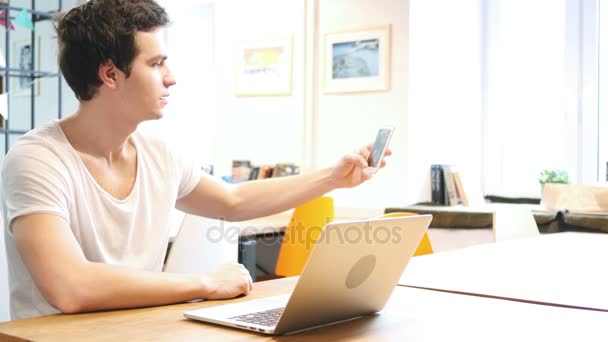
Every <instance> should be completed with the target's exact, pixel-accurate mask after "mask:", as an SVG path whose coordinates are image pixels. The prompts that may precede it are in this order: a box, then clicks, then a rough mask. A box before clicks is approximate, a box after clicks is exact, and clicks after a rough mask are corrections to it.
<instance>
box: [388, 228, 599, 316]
mask: <svg viewBox="0 0 608 342" xmlns="http://www.w3.org/2000/svg"><path fill="white" fill-rule="evenodd" d="M606 260H608V234H597V233H556V234H546V235H541V236H537V237H532V238H526V239H520V240H510V241H504V242H499V243H491V244H484V245H478V246H473V247H469V248H465V249H460V250H453V251H446V252H440V253H435V254H432V255H424V256H419V257H414V258H413V259H412V260H411V261H410V263H409V265H408V266H407V268H406V269H405V272H404V274H403V276H402V277H401V280H400V281H399V284H400V285H405V286H413V287H419V288H426V289H435V290H442V291H452V292H460V293H469V294H477V295H485V296H492V297H499V298H509V299H516V300H524V301H530V302H540V303H548V304H555V305H563V306H571V307H579V308H588V309H596V310H604V311H608V271H607V270H606ZM606 321H607V322H608V314H607V316H606Z"/></svg>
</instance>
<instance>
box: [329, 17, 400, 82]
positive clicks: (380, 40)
mask: <svg viewBox="0 0 608 342" xmlns="http://www.w3.org/2000/svg"><path fill="white" fill-rule="evenodd" d="M390 55H391V27H390V25H386V26H381V27H372V28H366V29H358V30H352V31H343V32H335V33H327V34H325V40H324V58H323V59H324V73H323V86H324V87H323V88H324V91H325V93H357V92H368V91H386V90H389V89H390V82H391V78H390V73H391V67H390V63H391V59H390Z"/></svg>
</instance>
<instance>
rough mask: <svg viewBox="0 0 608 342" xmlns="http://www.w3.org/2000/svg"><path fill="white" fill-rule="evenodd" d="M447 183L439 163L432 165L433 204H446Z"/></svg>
mask: <svg viewBox="0 0 608 342" xmlns="http://www.w3.org/2000/svg"><path fill="white" fill-rule="evenodd" d="M444 189H445V185H444V181H443V169H442V167H441V165H439V164H433V165H431V201H432V202H433V204H437V205H445V204H446V202H445V193H444Z"/></svg>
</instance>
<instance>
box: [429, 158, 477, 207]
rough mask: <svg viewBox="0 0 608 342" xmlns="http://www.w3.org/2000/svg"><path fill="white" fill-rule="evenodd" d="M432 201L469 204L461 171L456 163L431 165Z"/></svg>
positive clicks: (435, 202)
mask: <svg viewBox="0 0 608 342" xmlns="http://www.w3.org/2000/svg"><path fill="white" fill-rule="evenodd" d="M431 201H432V203H433V204H437V205H449V206H452V205H458V204H462V205H464V206H468V205H469V199H468V196H467V193H466V192H465V189H464V185H463V182H462V178H461V176H460V172H459V171H458V169H457V168H456V167H455V166H454V165H449V164H432V165H431Z"/></svg>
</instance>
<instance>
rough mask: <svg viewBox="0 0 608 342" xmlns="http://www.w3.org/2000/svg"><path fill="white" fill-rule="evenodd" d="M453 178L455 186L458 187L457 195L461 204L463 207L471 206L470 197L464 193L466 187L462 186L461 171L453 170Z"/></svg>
mask: <svg viewBox="0 0 608 342" xmlns="http://www.w3.org/2000/svg"><path fill="white" fill-rule="evenodd" d="M452 178H454V185H455V186H456V193H457V195H458V199H459V202H460V203H462V205H463V206H465V207H468V206H469V197H468V196H467V193H466V192H465V191H464V185H463V184H462V179H461V178H460V171H458V169H457V168H455V167H453V168H452Z"/></svg>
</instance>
